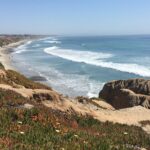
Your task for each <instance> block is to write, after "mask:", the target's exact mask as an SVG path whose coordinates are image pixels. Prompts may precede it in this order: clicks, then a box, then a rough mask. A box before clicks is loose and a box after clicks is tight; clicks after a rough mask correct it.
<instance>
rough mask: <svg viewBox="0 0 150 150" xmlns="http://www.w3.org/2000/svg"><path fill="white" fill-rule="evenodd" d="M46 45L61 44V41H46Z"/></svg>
mask: <svg viewBox="0 0 150 150" xmlns="http://www.w3.org/2000/svg"><path fill="white" fill-rule="evenodd" d="M44 42H45V43H50V44H60V43H61V42H60V41H57V40H51V41H44Z"/></svg>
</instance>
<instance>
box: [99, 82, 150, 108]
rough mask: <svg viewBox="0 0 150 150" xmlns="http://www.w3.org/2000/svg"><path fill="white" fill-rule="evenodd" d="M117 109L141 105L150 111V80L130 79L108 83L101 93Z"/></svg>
mask: <svg viewBox="0 0 150 150" xmlns="http://www.w3.org/2000/svg"><path fill="white" fill-rule="evenodd" d="M99 97H100V98H103V99H105V100H106V102H108V103H109V104H111V105H112V106H113V107H115V108H116V109H121V108H127V107H133V106H137V105H141V106H143V107H145V108H148V109H150V80H145V79H130V80H118V81H112V82H109V83H106V84H105V85H104V87H103V89H102V91H100V93H99Z"/></svg>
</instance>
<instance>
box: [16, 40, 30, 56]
mask: <svg viewBox="0 0 150 150" xmlns="http://www.w3.org/2000/svg"><path fill="white" fill-rule="evenodd" d="M31 43H32V41H28V42H26V43H25V44H23V45H20V46H19V47H17V48H16V49H15V53H16V54H20V53H22V52H25V51H26V50H27V49H26V47H27V46H28V45H29V44H31Z"/></svg>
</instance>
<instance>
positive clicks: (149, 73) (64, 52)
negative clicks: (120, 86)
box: [44, 46, 150, 77]
mask: <svg viewBox="0 0 150 150" xmlns="http://www.w3.org/2000/svg"><path fill="white" fill-rule="evenodd" d="M44 52H46V53H48V54H51V55H54V56H57V57H60V58H63V59H67V60H70V61H74V62H82V63H86V64H90V65H95V66H100V67H104V68H111V69H115V70H118V71H122V72H128V73H132V74H136V75H140V76H143V77H150V68H147V67H145V66H142V65H138V64H132V63H131V64H130V63H129V64H125V63H114V62H110V61H106V59H107V58H111V57H113V55H112V54H109V53H101V52H91V51H77V50H71V49H60V48H59V47H56V46H53V47H49V48H45V49H44Z"/></svg>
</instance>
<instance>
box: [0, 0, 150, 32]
mask: <svg viewBox="0 0 150 150" xmlns="http://www.w3.org/2000/svg"><path fill="white" fill-rule="evenodd" d="M0 18H1V21H0V34H49V35H51V34H55V35H122V34H150V0H0Z"/></svg>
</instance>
